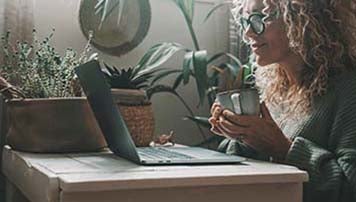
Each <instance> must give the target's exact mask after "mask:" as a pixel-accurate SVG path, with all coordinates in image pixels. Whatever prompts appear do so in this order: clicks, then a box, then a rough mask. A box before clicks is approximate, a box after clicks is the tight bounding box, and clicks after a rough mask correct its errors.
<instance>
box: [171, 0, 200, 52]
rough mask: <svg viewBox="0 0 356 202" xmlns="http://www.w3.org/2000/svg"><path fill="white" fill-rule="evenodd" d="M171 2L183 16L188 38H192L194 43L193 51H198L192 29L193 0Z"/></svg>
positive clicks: (196, 40)
mask: <svg viewBox="0 0 356 202" xmlns="http://www.w3.org/2000/svg"><path fill="white" fill-rule="evenodd" d="M173 1H174V2H175V4H176V5H177V6H178V8H179V10H180V11H181V12H182V14H183V16H184V20H185V22H186V23H187V26H188V29H189V32H190V36H191V37H192V40H193V43H194V47H195V50H200V48H199V43H198V39H197V35H196V34H195V32H194V28H193V18H194V7H195V1H194V0H173Z"/></svg>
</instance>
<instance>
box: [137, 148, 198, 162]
mask: <svg viewBox="0 0 356 202" xmlns="http://www.w3.org/2000/svg"><path fill="white" fill-rule="evenodd" d="M138 153H139V155H140V156H142V157H143V158H148V159H193V158H194V157H192V156H189V155H185V154H182V153H178V152H175V151H172V150H168V149H165V148H161V147H147V148H140V149H139V151H138Z"/></svg>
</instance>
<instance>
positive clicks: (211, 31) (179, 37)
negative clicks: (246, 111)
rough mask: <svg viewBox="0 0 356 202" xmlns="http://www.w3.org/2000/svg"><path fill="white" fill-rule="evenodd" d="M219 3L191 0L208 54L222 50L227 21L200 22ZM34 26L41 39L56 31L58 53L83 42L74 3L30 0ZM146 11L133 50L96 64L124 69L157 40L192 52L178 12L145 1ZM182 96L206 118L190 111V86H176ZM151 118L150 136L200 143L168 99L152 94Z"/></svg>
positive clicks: (223, 17)
mask: <svg viewBox="0 0 356 202" xmlns="http://www.w3.org/2000/svg"><path fill="white" fill-rule="evenodd" d="M218 1H220V2H221V0H197V5H196V13H195V19H194V20H195V27H196V32H197V34H198V39H199V41H200V45H201V46H202V47H201V48H204V49H207V50H208V52H209V54H213V53H216V52H220V51H225V50H227V44H228V43H227V41H228V39H227V36H228V30H227V29H228V24H227V23H228V22H227V12H224V11H223V10H221V11H219V12H218V13H217V15H215V16H214V17H213V18H211V19H210V20H209V21H208V22H207V23H203V19H204V17H205V15H206V14H207V12H208V10H209V9H210V8H212V7H213V6H214V3H215V2H218ZM34 2H35V4H34V9H35V10H34V24H35V27H36V29H37V30H38V33H39V34H40V35H41V36H45V35H46V34H48V33H49V32H50V31H51V29H52V27H54V28H55V29H56V32H55V37H54V43H55V45H56V46H57V47H58V50H60V51H61V52H62V51H63V50H64V49H65V48H66V47H72V48H74V49H76V50H81V49H82V48H83V46H84V44H85V43H86V40H85V38H84V36H83V35H82V33H81V31H80V28H79V24H78V20H77V18H78V7H79V0H34ZM150 3H151V7H152V21H151V27H150V30H149V33H148V34H147V37H146V38H145V40H144V41H143V43H141V44H140V45H139V46H138V47H137V48H135V49H134V50H133V51H131V52H130V53H129V54H127V55H124V56H121V57H112V56H108V55H105V54H103V53H100V52H99V54H100V57H101V59H103V60H105V61H106V62H107V63H109V64H112V65H115V66H118V67H125V66H128V65H133V64H135V63H136V62H137V61H138V59H139V58H140V57H141V56H142V55H143V54H144V52H145V51H146V50H147V49H148V48H149V47H151V46H152V45H154V44H156V43H158V42H163V41H174V42H178V43H181V44H184V45H186V46H188V47H192V42H191V39H190V36H189V32H188V30H187V27H186V26H185V24H184V21H183V17H182V15H181V13H180V12H179V11H178V8H176V6H175V5H174V4H173V2H172V1H171V0H150ZM181 63H182V55H178V57H176V59H175V60H172V61H170V62H168V63H167V64H166V66H167V67H169V68H179V67H180V65H181ZM179 92H181V93H182V94H183V96H184V97H185V98H186V100H187V102H188V103H189V104H190V106H191V107H192V108H193V109H194V111H195V112H197V113H198V114H200V115H207V113H208V109H207V107H205V108H201V109H196V105H197V104H198V97H197V95H196V94H197V93H196V89H195V85H194V83H193V82H191V84H190V85H188V86H185V87H182V88H180V89H179ZM153 103H154V112H155V119H156V134H161V133H168V132H169V131H170V130H174V131H175V132H176V134H177V137H176V139H177V141H179V142H181V143H185V144H194V143H197V142H199V141H201V137H200V135H199V133H198V132H197V129H196V126H195V125H194V124H193V123H191V122H189V121H183V120H182V117H183V116H184V115H187V114H188V113H187V111H186V110H185V109H184V108H183V106H182V104H181V103H180V102H179V101H178V100H177V99H176V98H175V97H173V96H171V95H169V94H161V95H157V96H155V97H154V98H153Z"/></svg>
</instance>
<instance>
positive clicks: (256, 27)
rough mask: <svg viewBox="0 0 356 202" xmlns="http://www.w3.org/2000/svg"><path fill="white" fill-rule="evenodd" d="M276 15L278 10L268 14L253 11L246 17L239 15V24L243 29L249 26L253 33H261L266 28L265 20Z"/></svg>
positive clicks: (276, 16)
mask: <svg viewBox="0 0 356 202" xmlns="http://www.w3.org/2000/svg"><path fill="white" fill-rule="evenodd" d="M278 17H279V11H275V12H273V13H270V14H268V15H266V14H263V13H259V12H254V13H252V14H250V15H249V16H248V18H244V17H240V25H241V27H242V30H244V31H246V30H247V29H248V28H249V27H250V28H251V29H252V31H253V32H254V33H255V34H257V35H261V34H263V32H264V31H265V29H266V22H267V21H271V20H274V19H277V18H278Z"/></svg>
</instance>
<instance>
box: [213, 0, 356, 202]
mask: <svg viewBox="0 0 356 202" xmlns="http://www.w3.org/2000/svg"><path fill="white" fill-rule="evenodd" d="M234 4H235V6H236V8H235V9H234V12H235V16H237V18H238V23H240V25H241V27H242V29H243V36H244V39H245V41H246V42H247V43H248V44H249V45H250V47H251V49H252V51H253V53H254V54H255V56H256V63H257V64H258V66H259V68H258V69H257V72H256V80H257V84H258V86H259V87H260V88H261V93H262V99H263V102H262V104H261V115H260V116H244V115H237V114H235V113H233V112H231V111H229V110H223V109H222V107H221V106H220V105H219V104H218V103H214V105H213V106H212V108H211V114H212V116H211V118H210V119H209V120H210V123H211V125H212V128H211V130H212V131H213V132H214V133H216V134H218V135H223V136H226V137H229V138H230V139H234V141H231V142H230V144H229V146H228V148H227V152H228V153H233V154H237V155H243V156H247V157H252V158H258V159H268V158H269V159H272V160H274V161H277V162H282V163H286V164H291V165H294V166H297V167H299V168H300V169H303V170H306V171H307V172H308V174H309V182H307V183H305V186H304V201H305V202H306V201H308V202H309V201H312V202H315V201H316V202H317V201H323V202H325V201H330V202H331V201H335V202H336V201H337V202H340V201H342V202H343V201H350V202H351V201H356V0H312V1H310V0H278V1H277V0H237V1H236V0H235V1H234Z"/></svg>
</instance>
